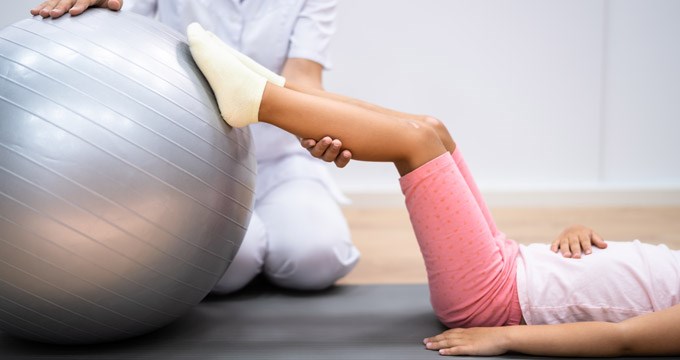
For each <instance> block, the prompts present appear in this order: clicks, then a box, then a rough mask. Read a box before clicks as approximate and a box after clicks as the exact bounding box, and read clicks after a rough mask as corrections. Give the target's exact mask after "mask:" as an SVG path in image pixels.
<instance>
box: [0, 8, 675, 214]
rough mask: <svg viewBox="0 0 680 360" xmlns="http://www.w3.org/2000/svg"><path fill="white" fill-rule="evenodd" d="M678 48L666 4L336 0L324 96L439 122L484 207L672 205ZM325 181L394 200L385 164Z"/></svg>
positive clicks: (5, 18) (19, 12) (16, 13)
mask: <svg viewBox="0 0 680 360" xmlns="http://www.w3.org/2000/svg"><path fill="white" fill-rule="evenodd" d="M35 2H36V1H33V2H31V1H5V3H4V4H3V11H2V12H0V27H3V26H5V25H8V24H10V23H12V22H14V21H17V20H19V19H22V18H26V17H28V16H29V14H28V9H29V8H30V7H31V6H32V5H33V3H35ZM678 39H680V1H676V0H665V1H662V0H616V1H608V0H553V1H545V0H513V1H506V0H466V1H460V0H419V1H413V0H340V6H339V28H338V32H337V34H336V36H335V38H334V41H333V43H332V53H333V56H334V62H335V68H334V69H333V70H332V71H330V72H328V73H327V74H326V86H327V88H328V89H329V90H332V91H336V92H339V93H343V94H347V95H351V96H354V97H358V98H361V99H366V100H369V101H373V102H376V103H378V104H381V105H385V106H389V107H394V108H397V109H400V110H404V111H409V112H415V113H427V114H431V115H434V116H437V117H439V118H440V119H442V120H444V121H445V122H446V124H447V125H448V126H449V128H450V129H451V132H452V133H453V135H454V138H455V139H456V140H457V142H458V143H459V145H460V148H461V149H462V150H463V152H464V154H465V156H466V158H467V161H468V163H469V164H470V167H471V168H472V170H473V172H474V173H475V176H476V178H477V180H478V182H479V184H480V187H481V188H482V191H483V192H484V193H485V194H486V195H487V196H489V197H490V198H491V202H492V204H501V203H513V204H517V203H519V204H555V205H559V204H581V205H588V204H614V203H631V204H645V203H670V204H676V205H677V204H680V140H679V139H678V138H679V137H680V136H679V135H680V41H679V40H678ZM332 174H333V176H334V177H335V178H336V179H337V180H338V182H339V184H340V185H341V187H342V188H343V189H344V190H345V191H347V192H348V193H350V194H356V193H382V194H384V193H387V194H397V193H398V192H399V189H398V186H397V182H396V177H397V174H396V172H395V171H394V170H393V168H392V166H391V165H387V164H365V163H363V164H362V163H359V162H355V163H352V164H350V166H349V167H348V168H347V169H344V170H332ZM397 199H398V197H397Z"/></svg>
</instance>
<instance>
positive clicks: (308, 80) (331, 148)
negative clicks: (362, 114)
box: [281, 58, 352, 168]
mask: <svg viewBox="0 0 680 360" xmlns="http://www.w3.org/2000/svg"><path fill="white" fill-rule="evenodd" d="M322 74H323V66H321V64H319V63H317V62H315V61H311V60H308V59H302V58H289V59H288V60H286V63H285V64H284V65H283V71H281V75H283V77H285V78H286V81H290V82H292V83H295V84H296V85H299V86H303V87H306V88H312V89H317V90H323V85H322ZM301 144H302V146H303V147H304V148H305V149H307V150H308V151H309V153H310V154H312V156H314V157H315V158H317V159H321V160H324V161H326V162H334V163H335V166H337V167H339V168H343V167H345V166H347V164H348V163H349V161H350V159H351V158H352V153H351V152H350V151H349V150H342V142H341V141H340V140H338V139H331V138H330V137H328V136H326V137H324V138H322V139H319V141H316V140H314V139H303V140H302V142H301Z"/></svg>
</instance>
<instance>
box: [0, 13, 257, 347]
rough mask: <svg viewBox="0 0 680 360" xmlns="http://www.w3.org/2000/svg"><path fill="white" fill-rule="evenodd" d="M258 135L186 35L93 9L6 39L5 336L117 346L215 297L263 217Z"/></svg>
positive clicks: (2, 109) (1, 119)
mask: <svg viewBox="0 0 680 360" xmlns="http://www.w3.org/2000/svg"><path fill="white" fill-rule="evenodd" d="M254 183H255V158H254V153H253V151H252V147H251V136H250V132H249V131H248V130H244V129H232V128H230V127H229V126H227V125H226V124H225V123H224V122H223V121H222V119H221V118H220V116H219V111H218V109H217V106H216V103H215V101H214V98H213V96H212V92H211V90H210V88H209V86H208V84H207V82H206V81H205V79H204V78H203V76H202V75H201V73H200V72H199V70H198V68H197V67H196V66H195V64H194V62H193V60H192V58H191V55H190V53H189V49H188V46H187V44H186V42H185V38H184V36H183V35H181V34H179V33H177V32H175V31H174V30H172V29H170V28H168V27H166V26H164V25H161V24H159V23H157V22H155V21H154V20H151V19H147V18H145V17H142V16H139V15H136V14H132V13H126V12H112V11H108V10H101V9H95V10H90V11H87V12H85V13H84V14H83V15H80V16H76V17H71V16H68V15H67V16H64V17H62V18H60V19H57V20H51V19H46V20H43V19H41V18H39V17H36V18H33V19H26V20H23V21H20V22H17V23H15V24H14V25H11V26H9V27H7V28H5V29H3V30H2V31H0V329H2V330H3V331H5V332H7V333H10V334H13V335H16V336H19V337H23V338H27V339H32V340H37V341H42V342H51V343H65V344H83V343H97V342H106V341H113V340H118V339H123V338H127V337H132V336H136V335H140V334H143V333H146V332H149V331H151V330H154V329H157V328H160V327H162V326H164V325H166V324H167V323H169V322H171V321H172V320H174V319H176V318H178V317H180V316H182V314H184V313H185V312H186V311H187V310H188V309H189V308H191V307H192V306H194V305H196V304H197V303H199V302H200V301H201V299H203V297H204V296H205V295H206V294H207V293H208V292H209V291H210V290H211V289H212V287H213V286H214V285H215V284H216V283H217V281H218V280H219V279H220V277H221V276H222V275H223V274H224V272H225V271H226V269H227V266H228V265H229V263H230V262H231V260H232V259H233V257H234V255H235V254H236V251H237V250H238V248H239V245H240V243H241V241H242V239H243V236H244V234H245V231H246V226H247V224H248V222H249V220H250V215H251V211H252V205H253V189H254Z"/></svg>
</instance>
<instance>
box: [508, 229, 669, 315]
mask: <svg viewBox="0 0 680 360" xmlns="http://www.w3.org/2000/svg"><path fill="white" fill-rule="evenodd" d="M608 244H609V246H608V247H607V249H604V250H600V249H594V250H593V253H592V254H591V255H587V256H583V257H582V258H581V259H568V258H564V257H562V256H561V255H560V254H555V253H553V252H551V251H550V250H549V247H548V245H542V244H533V245H529V246H522V247H521V248H520V254H521V256H520V257H519V260H518V268H517V286H518V292H519V299H520V305H521V307H522V314H523V315H524V318H525V320H526V322H527V323H528V324H554V323H564V322H574V321H591V320H593V321H611V322H618V321H622V320H625V319H627V318H630V317H633V316H637V315H641V314H645V313H649V312H652V311H658V310H660V309H665V308H668V307H670V306H673V305H675V304H678V303H680V252H678V251H673V250H669V249H668V248H667V247H666V246H664V245H650V244H644V243H641V242H639V241H637V240H635V241H632V242H608Z"/></svg>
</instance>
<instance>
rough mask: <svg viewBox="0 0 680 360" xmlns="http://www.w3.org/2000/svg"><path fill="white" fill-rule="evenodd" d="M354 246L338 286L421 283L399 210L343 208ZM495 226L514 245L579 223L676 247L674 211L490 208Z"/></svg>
mask: <svg viewBox="0 0 680 360" xmlns="http://www.w3.org/2000/svg"><path fill="white" fill-rule="evenodd" d="M344 212H345V215H346V216H347V219H348V222H349V225H350V229H351V231H352V236H353V238H354V242H355V244H356V246H357V247H358V248H359V250H360V251H361V253H362V258H361V261H360V262H359V264H358V265H357V267H356V268H355V269H354V271H352V272H351V273H350V274H349V275H348V276H346V277H345V278H344V279H342V280H341V281H340V283H341V284H376V283H425V282H426V276H425V268H424V266H423V261H422V258H421V257H420V252H419V250H418V246H417V244H416V240H415V237H414V236H413V231H412V229H411V224H410V223H409V220H408V214H407V213H406V210H405V209H404V208H396V207H395V208H354V207H348V208H345V209H344ZM492 212H493V215H494V217H495V219H496V223H497V225H498V227H499V229H501V231H503V232H504V233H505V234H507V235H508V237H510V238H511V239H515V240H517V241H518V242H520V243H536V242H541V243H547V242H550V241H552V240H553V239H554V237H556V236H557V235H558V234H559V233H560V232H561V231H562V230H563V229H564V228H565V227H567V226H569V225H572V224H583V225H587V226H590V227H591V228H593V229H595V231H597V232H598V233H599V234H600V235H602V236H603V237H604V238H605V240H618V241H626V240H633V239H639V240H641V241H644V242H649V243H655V244H658V243H665V244H667V245H668V246H669V247H671V248H673V249H680V207H673V208H583V209H577V208H569V209H563V208H531V209H509V208H507V209H493V210H492Z"/></svg>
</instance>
